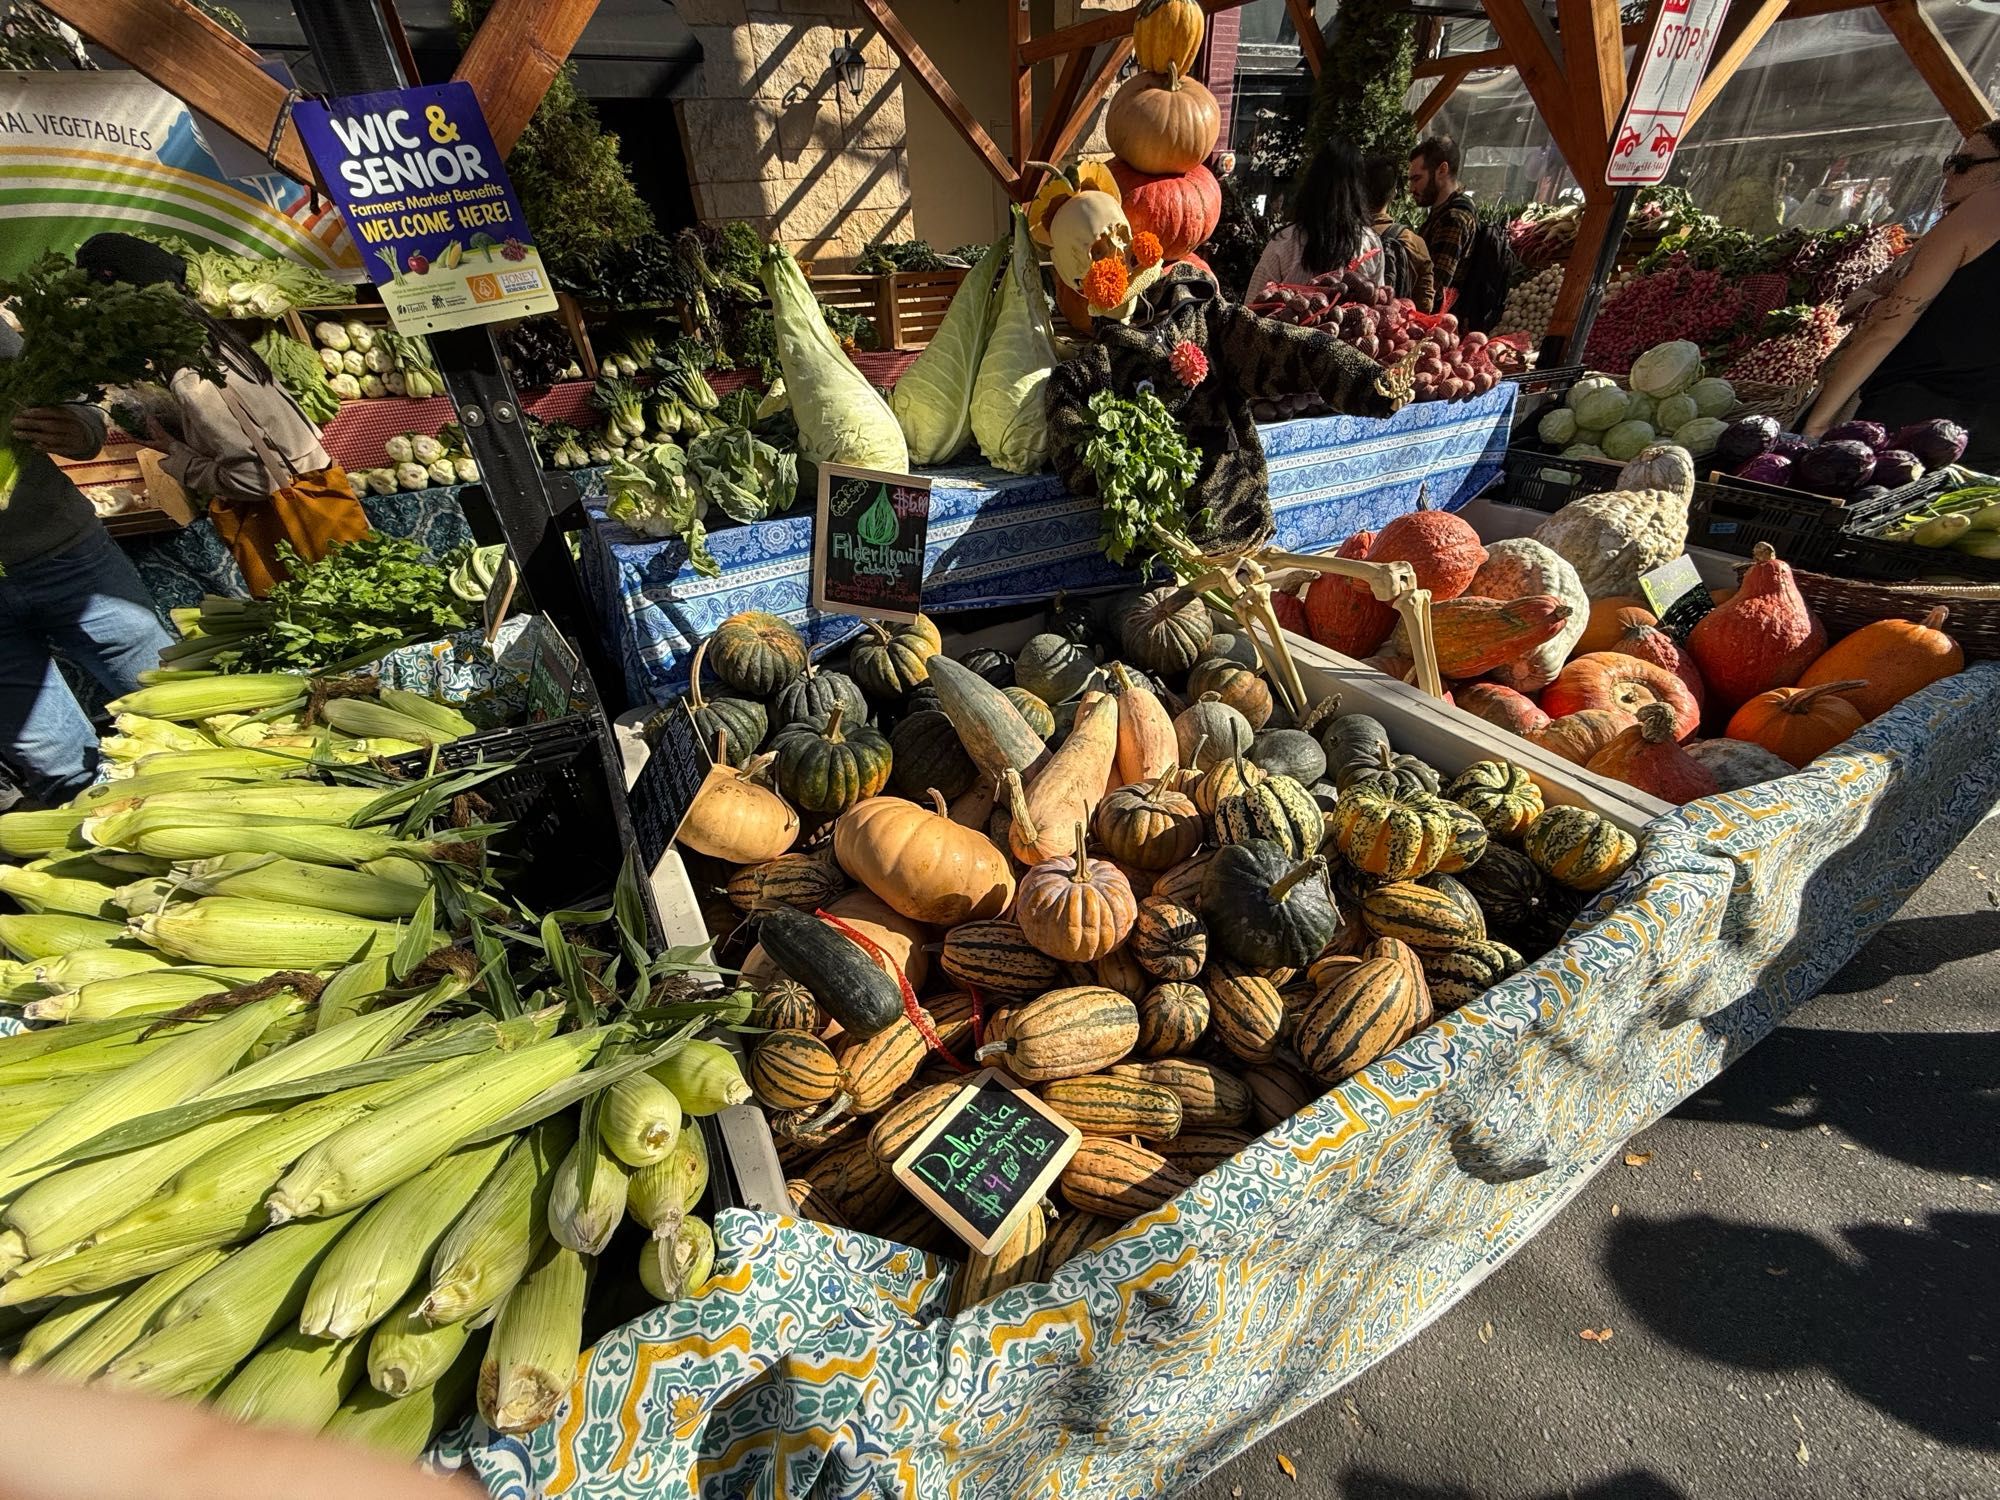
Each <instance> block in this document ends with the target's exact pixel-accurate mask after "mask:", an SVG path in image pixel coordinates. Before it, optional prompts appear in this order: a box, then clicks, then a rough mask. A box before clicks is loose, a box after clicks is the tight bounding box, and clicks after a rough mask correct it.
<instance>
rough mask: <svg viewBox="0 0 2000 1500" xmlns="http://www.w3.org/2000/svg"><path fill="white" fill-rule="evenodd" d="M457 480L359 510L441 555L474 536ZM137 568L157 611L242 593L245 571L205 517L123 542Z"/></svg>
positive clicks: (379, 526) (369, 500) (368, 502)
mask: <svg viewBox="0 0 2000 1500" xmlns="http://www.w3.org/2000/svg"><path fill="white" fill-rule="evenodd" d="M459 489H460V486H458V485H446V486H441V487H439V488H437V489H431V490H410V491H407V492H405V493H403V494H399V495H368V496H364V497H363V498H362V501H361V509H362V511H363V512H364V513H365V514H366V515H367V517H368V524H369V525H370V526H373V527H374V528H375V529H376V530H377V531H386V532H388V533H389V534H390V535H391V536H406V537H410V538H412V539H413V540H415V541H416V542H418V543H420V544H421V545H422V546H423V547H424V549H425V550H426V551H428V552H431V553H433V554H435V555H437V556H443V555H444V554H445V553H447V552H449V551H451V550H452V549H453V548H454V547H463V546H464V545H466V543H468V542H470V541H471V540H472V528H471V527H469V526H468V525H466V523H465V512H464V511H463V510H461V509H459V505H458V491H459ZM125 551H126V554H127V555H128V556H130V557H131V559H132V561H133V563H134V564H135V565H136V566H137V567H138V569H139V578H140V580H141V581H142V582H143V583H144V584H145V585H146V591H147V592H148V593H150V594H151V595H152V596H153V603H154V604H155V605H156V606H157V607H158V609H159V611H160V613H162V614H165V613H166V612H167V611H168V610H170V609H186V608H191V607H192V606H194V605H197V604H199V603H201V598H202V595H204V594H224V595H229V596H231V597H234V598H238V599H241V598H244V597H246V596H247V595H248V594H249V592H250V591H249V589H247V588H246V587H244V584H243V570H242V569H241V568H239V567H237V566H236V559H235V558H233V557H231V556H230V555H229V549H228V548H227V547H225V546H223V545H222V538H221V537H219V536H217V535H216V534H215V527H214V526H213V525H212V524H210V523H209V521H208V520H207V519H206V518H203V519H202V520H199V521H196V522H195V523H194V524H193V525H192V526H184V527H182V528H181V529H180V530H179V531H175V532H171V533H169V534H168V535H166V536H149V537H140V538H137V539H136V540H133V541H131V542H128V543H126V544H125Z"/></svg>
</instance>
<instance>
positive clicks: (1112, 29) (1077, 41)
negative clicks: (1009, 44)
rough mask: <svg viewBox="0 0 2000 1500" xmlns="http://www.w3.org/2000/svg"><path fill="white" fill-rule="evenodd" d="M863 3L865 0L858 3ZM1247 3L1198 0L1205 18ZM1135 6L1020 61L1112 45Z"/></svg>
mask: <svg viewBox="0 0 2000 1500" xmlns="http://www.w3.org/2000/svg"><path fill="white" fill-rule="evenodd" d="M862 3H864V4H866V3H867V0H862ZM1249 3H1250V0H1201V8H1202V9H1203V10H1204V11H1206V12H1207V13H1208V14H1209V15H1214V14H1215V13H1216V12H1217V11H1219V10H1235V9H1236V8H1237V7H1238V6H1239V5H1247V4H1249ZM1137 10H1138V7H1137V6H1136V5H1135V6H1133V7H1131V8H1130V9H1128V10H1119V11H1113V12H1112V13H1111V14H1109V15H1105V16H1099V17H1098V18H1097V19H1096V20H1094V21H1079V22H1077V23H1076V25H1074V26H1064V27H1062V28H1060V29H1059V30H1056V31H1051V32H1048V33H1047V34H1045V35H1043V36H1038V37H1033V38H1031V39H1030V40H1029V41H1028V43H1027V45H1026V46H1024V47H1022V48H1021V61H1022V62H1031V63H1034V62H1046V61H1047V60H1048V59H1049V58H1051V57H1061V56H1062V55H1063V54H1064V53H1065V52H1076V51H1080V50H1081V49H1083V48H1085V47H1095V46H1098V45H1100V44H1102V43H1104V42H1115V41H1117V40H1118V38H1120V37H1121V36H1130V35H1131V34H1132V21H1133V19H1134V15H1135V13H1136V12H1137Z"/></svg>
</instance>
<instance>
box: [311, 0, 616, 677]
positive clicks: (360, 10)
mask: <svg viewBox="0 0 2000 1500" xmlns="http://www.w3.org/2000/svg"><path fill="white" fill-rule="evenodd" d="M292 9H293V12H294V13H295V14H296V15H297V16H298V19H299V28H300V29H301V30H302V31H303V32H304V33H305V38H306V45H307V47H308V48H310V49H311V52H312V56H313V61H314V62H315V63H317V64H318V65H319V71H320V76H321V79H322V80H323V81H324V83H325V85H326V87H327V90H328V92H329V93H332V94H335V95H342V94H367V93H373V92H376V91H379V90H383V89H396V88H403V87H405V86H406V85H407V84H409V83H411V82H412V81H413V80H412V79H410V78H409V77H407V76H406V75H405V73H404V70H403V64H402V61H401V58H402V49H401V48H400V47H399V46H398V45H397V41H396V32H395V31H394V30H392V28H391V24H390V22H389V20H388V18H387V17H386V16H385V15H384V14H383V12H382V7H381V5H380V3H378V0H294V3H293V6H292ZM430 343H431V349H432V351H433V352H434V353H435V354H436V356H437V362H438V371H439V373H440V374H441V375H442V376H443V377H444V386H445V392H446V394H447V395H449V396H450V397H451V402H452V406H453V407H454V408H455V409H456V411H457V415H458V421H459V425H460V426H461V427H462V428H463V429H464V430H465V444H466V447H467V448H468V449H470V450H471V453H472V457H473V459H474V461H475V462H477V463H478V465H479V481H480V488H481V489H483V490H484V491H485V495H486V502H487V506H488V507H490V509H491V512H492V517H493V520H494V521H495V522H496V523H497V524H498V527H499V530H500V536H499V537H494V538H490V539H491V540H505V541H506V543H507V545H508V547H509V549H510V550H511V551H512V553H513V555H514V559H515V561H516V562H517V563H518V564H519V565H520V568H521V580H522V583H523V585H524V586H525V588H526V589H527V592H528V595H529V597H530V599H531V600H532V602H533V605H534V608H535V609H537V610H538V611H540V613H541V614H542V615H544V616H545V617H546V618H547V619H548V620H549V621H550V623H552V624H553V625H554V626H555V627H556V628H557V629H558V630H560V631H561V632H562V633H563V634H564V635H565V636H566V637H568V639H569V640H570V641H571V642H572V643H573V644H574V645H575V646H576V648H577V652H578V655H579V656H581V657H582V659H583V664H584V666H585V668H586V669H587V670H588V672H589V676H590V679H591V682H590V687H591V689H592V691H593V693H594V695H595V696H596V697H597V699H598V700H599V701H600V702H601V703H602V704H603V705H604V707H605V710H606V712H607V713H617V712H619V711H620V710H621V709H622V708H624V707H626V706H627V705H626V702H625V678H624V673H623V671H622V670H621V669H620V668H619V666H618V664H617V663H616V662H614V661H613V660H612V659H611V657H610V655H609V653H607V652H606V651H605V649H604V645H603V642H602V641H601V640H600V639H599V636H598V631H597V629H596V625H595V621H594V619H593V617H592V614H591V611H590V607H589V603H588V601H587V600H586V599H585V598H584V595H583V589H582V586H581V585H580V584H579V582H578V580H577V572H576V564H575V563H574V562H573V561H572V560H571V558H570V553H569V542H568V539H567V537H566V536H565V534H564V533H565V532H566V531H567V530H570V529H572V528H573V527H574V526H576V525H578V524H580V523H581V521H582V505H581V503H580V501H579V500H578V498H577V493H576V486H575V485H573V484H571V483H569V482H567V481H564V482H563V483H562V484H561V485H560V486H559V487H558V488H557V489H555V490H554V492H553V493H552V491H551V487H550V485H549V484H548V482H547V481H546V478H545V476H544V474H543V472H542V466H541V463H540V462H539V461H538V460H537V459H536V457H535V450H534V445H533V444H532V443H530V442H529V441H528V431H527V427H526V426H525V424H524V423H523V422H522V420H521V417H522V409H521V400H520V397H519V395H517V394H516V392H515V390H514V382H513V380H512V379H511V378H510V377H509V376H508V374H507V367H506V365H505V364H504V363H502V361H501V358H500V345H499V342H498V340H496V339H495V338H494V336H493V329H492V326H491V325H490V324H489V325H484V326H480V327H474V328H456V329H450V330H448V331H445V332H442V333H433V334H431V335H430ZM481 519H483V518H480V517H478V516H477V514H476V508H475V517H474V519H473V528H474V530H475V531H476V532H478V533H481V535H482V539H488V538H487V537H486V535H485V534H486V533H487V532H489V531H490V529H491V528H490V527H488V526H484V525H481V524H480V521H481Z"/></svg>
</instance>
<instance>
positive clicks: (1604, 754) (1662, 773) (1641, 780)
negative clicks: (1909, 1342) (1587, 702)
mask: <svg viewBox="0 0 2000 1500" xmlns="http://www.w3.org/2000/svg"><path fill="white" fill-rule="evenodd" d="M1587 769H1589V770H1592V771H1595V772H1596V773H1597V774H1598V775H1600V776H1609V777H1610V778H1611V779H1612V780H1614V781H1622V782H1624V783H1625V784H1626V785H1627V786H1635V787H1637V788H1638V789H1639V790H1640V791H1642V792H1651V793H1652V794H1653V795H1654V796H1655V797H1658V798H1660V799H1661V800H1662V801H1666V802H1673V803H1681V802H1692V801H1694V799H1695V798H1697V797H1712V796H1714V795H1715V793H1716V792H1717V791H1718V790H1720V788H1719V787H1717V785H1716V781H1715V777H1714V776H1713V775H1712V774H1711V773H1710V772H1709V770H1708V768H1707V767H1706V766H1704V765H1703V764H1702V763H1701V762H1700V761H1698V760H1696V759H1694V757H1692V756H1691V755H1689V754H1688V753H1687V751H1685V750H1683V749H1682V748H1681V747H1680V742H1679V741H1678V740H1677V739H1675V738H1674V711H1673V710H1672V709H1671V708H1669V707H1668V706H1667V705H1666V704H1664V703H1648V704H1646V705H1645V706H1644V707H1642V708H1641V709H1640V710H1639V713H1638V722H1637V723H1635V724H1633V725H1632V727H1631V728H1629V729H1626V730H1623V731H1621V732H1620V734H1619V735H1618V738H1616V739H1615V740H1613V741H1612V742H1611V743H1610V744H1608V745H1606V746H1605V747H1604V748H1603V749H1602V750H1600V751H1598V752H1597V754H1595V755H1593V756H1592V757H1591V758H1590V764H1589V766H1588V767H1587Z"/></svg>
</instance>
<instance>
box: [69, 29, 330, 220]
mask: <svg viewBox="0 0 2000 1500" xmlns="http://www.w3.org/2000/svg"><path fill="white" fill-rule="evenodd" d="M47 8H48V9H49V10H51V11H53V12H54V13H55V14H56V15H58V16H60V17H62V19H63V20H65V21H67V22H69V24H70V25H72V26H74V27H75V28H76V29H77V30H78V31H80V32H82V33H83V35H84V36H85V37H87V38H88V39H89V40H91V41H93V42H95V43H97V45H98V46H100V47H102V48H104V50H105V51H107V52H109V53H111V54H112V55H113V56H115V57H117V58H118V59H119V60H120V61H121V62H124V63H126V64H128V65H129V66H130V67H131V68H132V69H133V70H134V71H135V72H138V73H141V74H143V75H144V76H145V77H147V78H150V79H151V80H152V81H153V82H154V83H157V84H158V85H159V86H160V87H161V88H163V89H165V90H166V91H167V92H168V93H170V94H173V95H175V96H176V97H178V98H180V99H181V100H183V101H185V102H186V103H187V104H188V105H189V106H190V107H192V108H194V109H197V110H199V111H201V113H203V114H204V115H206V116H208V118H209V119H211V120H213V121H215V123H216V124H218V125H220V126H221V127H222V128H223V129H224V130H226V131H228V132H229V133H230V134H231V135H233V136H235V137H236V139H238V140H239V141H242V142H243V143H244V144H245V145H247V146H250V147H252V148H253V149H254V150H256V151H257V152H258V153H259V154H262V153H263V151H264V150H265V148H266V147H268V146H269V145H270V144H271V126H272V125H273V124H275V123H276V121H277V118H278V112H279V111H280V110H281V109H283V108H284V103H285V86H284V85H283V84H282V83H279V82H278V81H277V79H275V78H272V77H271V76H270V75H269V74H267V73H265V72H264V71H263V70H262V69H261V68H259V67H258V66H257V54H256V53H255V52H253V51H251V50H250V48H249V47H247V46H246V45H244V43H242V42H241V41H239V40H237V38H235V37H234V36H231V35H230V34H229V33H228V32H227V31H225V30H223V29H222V28H221V27H220V26H218V25H216V24H215V22H213V21H211V20H210V19H209V18H208V17H207V16H205V15H203V14H202V13H201V12H200V11H198V10H196V9H195V8H194V7H193V6H192V5H189V4H187V3H186V0H49V4H48V6H47ZM278 166H279V168H280V169H281V170H282V171H284V172H286V173H287V174H289V175H290V176H293V177H296V178H297V179H298V180H299V181H300V182H308V183H309V182H311V181H312V180H313V168H312V161H311V159H310V158H309V157H307V155H306V148H305V144H304V142H302V141H301V140H300V139H299V132H298V128H297V127H296V126H294V125H292V124H291V123H290V122H289V121H288V122H286V125H285V132H284V134H283V135H282V136H281V137H279V140H278Z"/></svg>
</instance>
